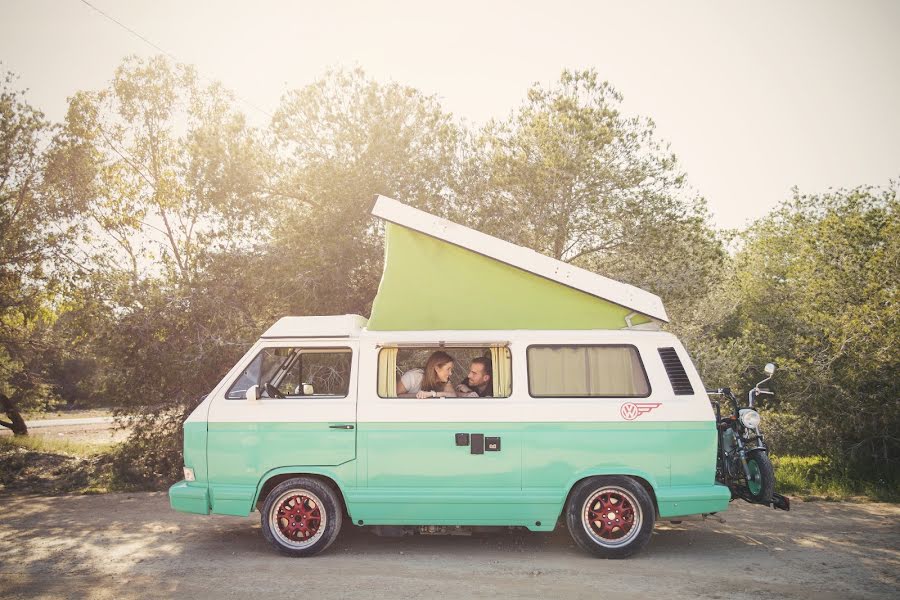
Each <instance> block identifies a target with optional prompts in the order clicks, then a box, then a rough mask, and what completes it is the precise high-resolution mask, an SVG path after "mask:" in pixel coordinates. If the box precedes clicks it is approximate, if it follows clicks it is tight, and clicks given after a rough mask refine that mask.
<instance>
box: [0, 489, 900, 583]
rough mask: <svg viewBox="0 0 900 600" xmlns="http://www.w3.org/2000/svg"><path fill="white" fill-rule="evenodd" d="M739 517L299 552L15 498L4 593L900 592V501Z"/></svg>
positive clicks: (102, 502) (88, 501) (103, 501)
mask: <svg viewBox="0 0 900 600" xmlns="http://www.w3.org/2000/svg"><path fill="white" fill-rule="evenodd" d="M723 516H724V517H725V518H726V520H727V522H726V523H720V522H718V521H713V520H707V521H697V522H694V521H686V522H684V523H682V524H680V525H672V524H669V523H660V524H658V525H657V527H656V530H655V532H654V535H653V539H652V540H651V542H650V544H649V546H647V548H646V549H645V550H644V551H643V552H642V553H640V554H639V555H637V556H636V557H633V558H631V559H628V560H622V561H607V560H597V559H594V558H590V557H588V556H586V555H584V554H582V553H581V552H580V551H578V550H577V549H576V548H575V547H574V545H573V544H572V542H571V540H570V539H569V537H568V534H567V532H566V531H565V528H564V527H558V528H557V530H556V531H555V532H553V533H549V534H548V533H528V532H512V531H509V530H499V531H498V532H497V533H494V534H482V535H477V536H472V537H461V536H452V537H451V536H415V537H404V538H380V537H377V536H375V535H373V534H372V533H370V532H369V531H368V530H365V529H361V528H357V527H354V526H352V525H349V524H348V523H346V522H345V524H344V529H343V531H342V533H341V535H340V537H339V538H338V540H337V541H336V542H335V544H334V545H332V546H331V548H329V550H328V551H327V552H326V553H325V554H323V555H320V556H318V557H315V558H311V559H290V558H285V557H282V556H280V555H278V554H276V553H275V552H274V551H273V550H271V549H270V548H269V547H268V546H267V545H266V543H265V542H264V541H263V539H262V536H261V535H260V531H259V520H258V514H257V513H254V514H253V515H252V516H251V517H247V518H238V517H223V516H208V517H207V516H201V515H187V514H182V513H177V512H174V511H172V510H171V509H170V508H169V505H168V499H167V497H166V495H165V494H164V493H142V494H108V495H102V496H61V497H40V496H15V495H6V496H0V596H2V597H3V598H7V599H13V598H79V599H80V598H86V599H88V598H89V599H106V598H110V599H127V598H141V599H143V598H169V597H174V596H176V595H178V596H182V597H188V598H249V597H256V598H278V597H311V598H326V599H327V598H370V599H380V598H437V597H441V598H442V599H445V600H449V598H452V597H460V598H467V597H478V598H551V599H560V598H596V597H598V596H599V597H607V598H610V597H615V598H617V599H631V598H666V599H669V598H722V599H725V598H728V599H743V598H746V599H748V600H749V599H752V600H759V599H765V598H810V599H812V598H816V599H829V598H834V599H838V598H840V599H844V598H898V597H900V506H898V505H891V504H853V503H824V502H810V503H803V502H795V505H794V507H793V510H792V511H791V512H789V513H784V512H780V511H773V510H770V509H766V508H763V507H760V506H750V505H748V504H745V503H743V502H741V503H733V504H732V506H731V508H729V510H728V511H727V512H726V513H723Z"/></svg>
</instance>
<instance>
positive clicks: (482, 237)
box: [368, 196, 669, 330]
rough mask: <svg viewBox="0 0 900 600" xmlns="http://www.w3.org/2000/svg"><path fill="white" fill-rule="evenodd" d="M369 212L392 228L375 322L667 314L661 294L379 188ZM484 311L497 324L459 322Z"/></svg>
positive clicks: (583, 322) (499, 325) (660, 317)
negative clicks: (400, 199) (382, 192)
mask: <svg viewBox="0 0 900 600" xmlns="http://www.w3.org/2000/svg"><path fill="white" fill-rule="evenodd" d="M372 214H373V215H374V216H376V217H379V218H381V219H383V220H384V221H386V222H388V223H389V224H393V225H394V227H392V226H390V225H389V226H388V227H387V228H386V230H387V231H386V238H387V239H386V242H385V244H386V258H385V267H384V274H383V275H382V281H381V286H380V287H379V290H378V296H376V299H375V303H374V304H373V307H372V316H371V317H370V319H369V325H368V327H369V329H380V330H390V329H576V328H577V329H620V328H624V327H626V326H628V324H633V325H637V324H640V323H645V324H646V323H648V322H649V323H651V324H652V322H653V321H656V322H659V321H662V322H668V320H669V319H668V315H667V314H666V311H665V308H664V307H663V304H662V300H660V298H659V297H658V296H656V295H655V294H651V293H650V292H647V291H645V290H642V289H640V288H637V287H635V286H633V285H629V284H626V283H622V282H619V281H615V280H613V279H610V278H608V277H604V276H602V275H598V274H596V273H592V272H591V271H587V270H585V269H581V268H579V267H576V266H573V265H570V264H567V263H564V262H562V261H559V260H556V259H553V258H550V257H549V256H544V255H543V254H540V253H538V252H535V251H534V250H531V249H529V248H523V247H521V246H516V245H515V244H511V243H509V242H506V241H504V240H500V239H497V238H495V237H492V236H490V235H487V234H484V233H481V232H479V231H476V230H474V229H470V228H468V227H464V226H462V225H458V224H456V223H453V222H451V221H448V220H446V219H443V218H441V217H437V216H435V215H432V214H429V213H427V212H424V211H421V210H419V209H416V208H413V207H411V206H407V205H405V204H403V203H401V202H398V201H396V200H393V199H391V198H387V197H385V196H377V197H376V201H375V205H374V207H373V208H372ZM397 226H399V227H397ZM423 236H427V239H426V237H423ZM591 298H593V300H591ZM426 313H427V314H426ZM459 313H462V314H459ZM458 314H459V316H458V317H457V315H458ZM479 314H484V315H490V323H489V325H491V326H488V327H484V326H480V327H479V326H460V324H462V325H465V323H467V322H472V321H478V320H479V319H478V318H477V315H479ZM416 317H418V319H417V318H416ZM626 317H627V318H626ZM404 318H405V319H406V321H407V322H408V323H409V324H408V325H407V326H403V324H404ZM467 319H468V320H467ZM626 322H627V323H626Z"/></svg>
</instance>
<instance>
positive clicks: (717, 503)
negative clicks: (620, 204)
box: [169, 197, 731, 558]
mask: <svg viewBox="0 0 900 600" xmlns="http://www.w3.org/2000/svg"><path fill="white" fill-rule="evenodd" d="M373 214H374V215H375V216H376V217H379V218H381V219H382V220H383V221H385V235H386V246H387V253H386V261H385V270H384V274H383V277H382V281H381V285H380V287H379V290H378V295H377V297H376V298H375V301H374V304H373V307H372V314H371V316H370V318H369V319H366V318H364V317H361V316H358V315H343V316H322V317H285V318H282V319H281V320H279V321H278V322H277V323H275V324H274V325H272V327H270V328H269V329H268V330H267V331H266V332H265V333H264V334H263V335H262V337H261V338H260V339H259V340H258V341H257V342H256V343H255V344H254V345H253V347H251V348H250V350H249V351H248V352H247V353H246V355H245V356H244V357H243V358H242V359H241V360H240V361H238V363H237V364H236V365H235V366H234V367H233V368H232V369H231V371H230V372H229V373H228V374H227V375H225V377H224V378H223V379H222V380H221V382H220V383H219V384H218V385H217V386H216V387H215V388H214V389H213V390H212V391H211V393H210V394H209V395H208V396H207V397H206V399H205V400H204V401H203V403H202V404H201V405H200V406H199V407H197V409H196V410H195V411H194V412H193V413H192V414H191V415H190V417H189V418H188V419H187V421H186V422H185V423H184V462H185V468H184V472H185V479H184V480H183V481H181V482H178V483H176V484H175V485H173V486H172V487H171V489H170V490H169V497H170V500H171V504H172V507H173V508H174V509H176V510H179V511H183V512H191V513H199V514H209V513H216V514H226V515H240V516H247V515H249V514H250V513H251V512H252V511H254V510H257V511H259V513H260V519H261V524H262V531H263V535H264V536H265V538H266V539H267V540H268V541H269V542H270V543H271V544H272V545H273V546H274V547H275V548H276V549H278V550H279V551H281V552H282V553H284V554H287V555H291V556H310V555H313V554H317V553H319V552H321V551H323V550H325V549H326V548H327V547H328V546H329V545H330V544H331V543H332V542H333V541H334V540H335V538H336V537H337V535H338V533H339V531H340V529H341V527H342V526H343V525H344V524H345V521H349V523H350V524H352V525H354V526H360V527H369V526H373V527H378V528H387V527H391V528H396V527H400V528H404V530H406V531H416V530H419V531H427V532H435V531H455V530H457V529H458V528H467V527H491V526H500V527H525V528H527V529H529V530H531V531H552V530H553V529H554V528H555V527H557V524H558V522H560V521H561V520H564V521H565V524H566V526H567V527H568V530H569V531H570V533H571V535H572V537H573V539H574V540H575V541H576V542H577V544H578V545H579V546H580V547H581V548H583V549H585V550H587V551H588V552H590V553H592V554H594V555H597V556H603V557H612V558H619V557H625V556H629V555H631V554H633V553H634V552H636V551H637V550H639V549H640V548H642V547H643V546H644V545H645V544H646V543H647V542H648V541H649V539H650V535H651V532H652V529H653V526H654V523H655V521H656V520H657V519H678V518H681V517H685V516H688V515H697V514H703V513H714V512H719V511H722V510H724V509H725V508H726V507H727V506H728V502H729V500H730V499H731V493H730V491H729V489H728V488H727V487H725V486H722V485H718V484H716V483H715V476H716V452H717V432H716V421H715V416H714V414H713V410H712V408H711V406H710V402H709V399H708V397H707V395H706V393H705V389H704V386H703V383H702V382H701V380H700V377H699V375H698V374H697V372H696V370H695V368H694V366H693V364H692V362H691V360H690V358H689V357H688V355H687V353H686V351H685V349H684V348H683V347H682V345H681V344H680V343H679V341H678V340H677V339H676V338H675V337H674V336H673V335H671V334H669V333H666V332H663V331H661V330H660V325H661V324H662V323H665V322H666V320H667V317H666V314H665V311H664V309H663V307H662V303H661V301H660V300H659V298H657V297H656V296H654V295H652V294H649V293H648V292H646V291H644V290H640V289H638V288H635V287H633V286H628V285H625V284H622V283H619V282H615V281H612V280H609V279H607V278H604V277H601V276H598V275H596V274H593V273H590V272H587V271H583V270H581V269H578V268H576V267H573V266H571V265H567V264H564V263H560V262H557V261H555V260H553V259H550V258H547V257H544V256H541V255H539V254H537V253H534V252H532V251H530V250H526V249H524V248H520V247H517V246H514V245H512V244H508V243H506V242H502V241H501V240H497V239H495V238H491V237H490V236H486V235H484V234H481V233H479V232H476V231H473V230H471V229H467V228H465V227H461V226H459V225H456V224H453V223H450V222H449V221H446V220H444V219H440V218H438V217H435V216H433V215H429V214H428V213H424V212H422V211H418V210H416V209H413V208H411V207H408V206H405V205H403V204H400V203H399V202H396V201H394V200H390V199H388V198H384V197H379V198H378V199H377V201H376V203H375V206H374V209H373ZM426 262H427V269H423V263H426ZM423 271H424V272H426V273H433V274H440V275H439V277H440V278H441V279H442V281H435V282H434V285H422V284H421V283H422V278H417V279H416V281H417V285H414V286H411V285H409V280H410V277H409V273H422V272H423ZM473 273H477V277H478V284H477V285H476V286H474V287H473V291H472V293H465V291H464V290H460V291H457V292H453V293H449V292H445V291H443V290H446V289H447V287H448V286H447V285H445V284H446V282H464V281H470V280H471V277H472V274H473ZM435 276H436V275H432V277H435ZM435 353H440V356H447V357H449V358H450V359H452V360H450V361H449V362H445V363H443V364H444V367H442V369H443V371H440V373H444V375H443V376H444V377H446V378H447V380H448V382H447V383H446V386H447V387H446V389H451V390H456V389H459V388H457V387H456V386H457V385H459V384H460V383H463V381H462V380H463V379H464V378H466V376H467V373H468V374H469V375H470V376H471V375H472V371H471V369H472V368H473V365H476V364H478V365H480V371H481V373H480V375H481V376H482V377H484V376H485V375H486V374H487V375H488V376H487V378H486V379H484V381H486V383H482V385H481V387H480V388H479V389H478V393H474V392H473V393H470V394H466V395H462V393H458V392H456V391H453V392H451V393H443V392H441V393H435V392H434V390H433V389H432V390H431V391H430V392H427V391H423V390H424V388H425V386H426V384H427V381H428V380H426V379H424V373H422V374H421V375H420V378H422V383H421V384H419V385H421V386H422V389H421V390H419V391H420V392H422V393H419V394H413V393H412V392H414V391H416V390H414V389H410V386H409V385H407V384H408V383H409V382H410V381H413V380H414V379H415V377H410V375H408V374H410V373H411V374H413V375H415V374H416V372H417V369H422V368H423V366H427V365H428V364H430V362H429V357H431V356H432V355H435ZM446 365H449V367H448V366H446ZM448 371H449V373H448ZM488 371H489V374H488ZM436 372H437V371H436ZM443 381H444V380H441V384H442V385H443ZM429 385H430V384H429ZM463 389H465V388H463ZM416 396H418V397H416ZM423 396H425V397H423Z"/></svg>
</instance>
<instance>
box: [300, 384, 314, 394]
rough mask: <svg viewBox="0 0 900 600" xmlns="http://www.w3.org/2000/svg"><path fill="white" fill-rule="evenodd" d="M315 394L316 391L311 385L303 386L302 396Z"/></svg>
mask: <svg viewBox="0 0 900 600" xmlns="http://www.w3.org/2000/svg"><path fill="white" fill-rule="evenodd" d="M315 393H316V390H315V389H314V388H313V386H312V384H311V383H304V384H303V395H304V396H312V395H313V394H315Z"/></svg>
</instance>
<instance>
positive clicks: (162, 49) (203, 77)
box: [79, 0, 273, 119]
mask: <svg viewBox="0 0 900 600" xmlns="http://www.w3.org/2000/svg"><path fill="white" fill-rule="evenodd" d="M79 2H81V3H82V4H84V5H85V6H87V7H88V8H90V9H91V10H93V11H94V12H96V13H98V14H99V15H101V16H103V17H105V18H106V19H108V20H110V21H112V22H113V23H115V24H116V25H118V26H119V27H121V28H122V29H124V30H125V31H127V32H128V33H130V34H131V35H133V36H135V37H136V38H138V39H140V40H141V41H142V42H144V43H145V44H147V45H149V46H152V47H153V48H154V49H156V50H158V51H159V52H162V53H163V54H165V55H166V56H168V57H169V58H171V59H172V60H173V61H175V62H176V63H181V64H185V63H184V61H182V60H180V59H179V58H178V57H177V56H175V55H174V54H172V53H171V52H169V51H167V50H166V49H164V48H162V47H160V46H159V45H157V44H155V43H153V42H152V41H150V40H148V39H147V38H146V37H144V36H143V35H141V34H140V33H138V32H137V31H135V30H134V29H132V28H131V27H129V26H128V25H126V24H125V23H123V22H121V21H119V20H118V19H116V18H115V17H113V16H111V15H109V14H107V13H105V12H103V11H102V10H100V9H99V8H97V7H96V6H94V5H93V4H91V3H90V2H88V1H87V0H79ZM195 68H196V67H195ZM198 74H199V73H198ZM200 78H201V79H203V80H205V81H206V82H208V83H211V84H215V83H218V82H217V81H215V80H213V79H210V78H208V77H205V76H203V75H202V74H200ZM231 93H232V94H234V97H235V98H237V99H238V100H240V101H241V102H243V103H244V104H246V105H247V106H249V107H250V108H252V109H254V110H257V111H259V112H261V113H262V114H264V115H266V116H267V117H269V118H270V119H271V118H273V115H272V113H270V112H269V111H267V110H265V109H262V108H260V107H258V106H257V105H255V104H253V103H252V102H250V101H249V100H247V99H246V98H244V97H242V96H239V95H238V94H237V93H235V92H234V91H232V92H231Z"/></svg>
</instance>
